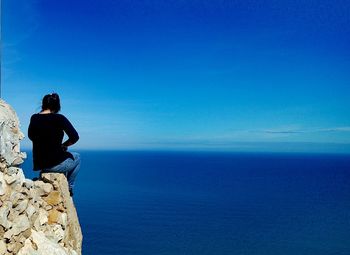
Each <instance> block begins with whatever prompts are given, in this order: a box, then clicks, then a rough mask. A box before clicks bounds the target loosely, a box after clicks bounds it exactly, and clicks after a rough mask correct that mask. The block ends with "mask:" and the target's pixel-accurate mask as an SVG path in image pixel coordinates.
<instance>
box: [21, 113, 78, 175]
mask: <svg viewBox="0 0 350 255" xmlns="http://www.w3.org/2000/svg"><path fill="white" fill-rule="evenodd" d="M64 132H66V134H67V135H68V137H69V139H70V140H71V141H72V142H76V141H77V140H78V139H79V136H78V133H77V132H76V130H75V129H74V127H73V126H72V124H71V123H70V122H69V121H68V119H67V118H66V117H65V116H63V115H61V114H57V113H50V114H34V115H32V117H31V120H30V125H29V128H28V136H29V138H30V139H31V140H32V142H33V164H34V170H40V169H44V168H49V167H52V166H55V165H57V164H59V163H61V162H62V161H64V160H65V159H67V158H72V155H71V154H70V153H68V152H66V151H65V150H64V149H63V147H62V140H63V137H64Z"/></svg>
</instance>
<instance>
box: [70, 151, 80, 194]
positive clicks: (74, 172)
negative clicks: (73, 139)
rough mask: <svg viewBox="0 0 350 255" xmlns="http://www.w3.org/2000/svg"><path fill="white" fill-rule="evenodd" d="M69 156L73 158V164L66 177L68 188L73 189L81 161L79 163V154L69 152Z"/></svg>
mask: <svg viewBox="0 0 350 255" xmlns="http://www.w3.org/2000/svg"><path fill="white" fill-rule="evenodd" d="M71 154H72V155H73V157H74V162H73V164H72V168H71V169H70V170H69V171H68V173H67V175H66V176H67V180H68V184H69V188H70V189H73V187H74V181H75V178H76V177H77V175H78V173H79V170H80V164H81V161H80V154H79V153H77V152H71Z"/></svg>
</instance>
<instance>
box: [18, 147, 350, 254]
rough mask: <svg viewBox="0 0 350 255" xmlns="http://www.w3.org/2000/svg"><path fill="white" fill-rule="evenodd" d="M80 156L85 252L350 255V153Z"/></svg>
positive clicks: (78, 195)
mask: <svg viewBox="0 0 350 255" xmlns="http://www.w3.org/2000/svg"><path fill="white" fill-rule="evenodd" d="M78 152H79V153H80V154H81V157H82V166H81V170H80V173H79V176H78V177H77V180H76V186H75V193H74V202H75V205H76V207H77V211H78V215H79V220H80V223H81V227H82V231H83V235H84V240H83V254H84V255H117V254H120V255H148V254H149V255H151V254H152V255H158V254H160V255H163V254H164V255H349V254H350V155H346V154H344V155H336V154H288V153H286V154H283V153H237V152H234V153H233V152H189V151H186V152H180V151H78ZM22 167H23V169H24V171H25V174H26V176H27V177H30V178H33V177H35V176H36V174H35V173H33V171H32V170H31V168H32V162H31V154H30V152H28V159H27V160H26V161H25V163H24V164H23V166H22Z"/></svg>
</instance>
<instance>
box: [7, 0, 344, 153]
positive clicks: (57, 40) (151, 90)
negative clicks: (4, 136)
mask: <svg viewBox="0 0 350 255" xmlns="http://www.w3.org/2000/svg"><path fill="white" fill-rule="evenodd" d="M2 2H3V9H2V12H3V13H2V14H3V17H2V21H3V24H2V31H3V34H2V38H3V41H2V45H3V66H2V72H3V77H2V83H3V87H2V96H3V98H4V99H5V100H6V101H7V102H9V103H10V104H11V105H12V106H13V107H14V108H15V109H16V111H17V113H18V115H19V117H20V119H21V122H22V129H23V131H24V132H25V133H26V130H27V126H28V122H29V119H30V116H31V114H33V113H35V112H38V111H39V109H40V103H41V98H42V96H43V95H45V94H47V93H51V92H54V91H55V92H58V93H59V94H60V96H61V100H62V114H64V115H66V116H67V117H68V118H69V119H70V120H71V122H72V123H73V125H75V126H76V128H77V130H78V132H79V134H80V136H81V140H80V141H79V143H78V145H76V148H81V149H82V148H91V149H94V148H98V149H114V148H122V149H124V148H127V149H144V148H161V149H171V148H178V149H194V148H196V149H198V148H199V149H214V150H215V149H225V150H226V149H228V150H242V151H245V150H251V151H261V150H263V151H264V150H266V151H305V152H348V153H349V152H350V71H349V66H350V65H349V64H350V2H349V1H346V0H307V1H296V0H266V1H264V0H260V1H253V0H239V1H228V0H226V1H224V0H171V1H161V0H137V1H136V0H118V1H114V0H103V1H101V0H84V1H80V0H75V1H68V0H60V1H47V0H3V1H2ZM23 146H24V147H27V148H30V146H31V144H30V141H29V140H28V139H25V140H24V142H23Z"/></svg>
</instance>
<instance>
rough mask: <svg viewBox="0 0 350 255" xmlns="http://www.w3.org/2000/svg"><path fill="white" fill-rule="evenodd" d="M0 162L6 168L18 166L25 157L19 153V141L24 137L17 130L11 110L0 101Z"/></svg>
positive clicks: (17, 123)
mask: <svg viewBox="0 0 350 255" xmlns="http://www.w3.org/2000/svg"><path fill="white" fill-rule="evenodd" d="M0 134H1V136H0V159H3V160H0V161H3V162H4V163H5V164H6V165H7V166H12V165H19V164H21V163H23V159H24V158H25V157H26V155H25V154H24V153H21V152H20V146H19V141H20V140H21V139H23V137H24V135H23V133H22V132H21V131H20V130H19V120H18V117H17V114H16V112H15V111H14V110H13V108H12V107H11V106H10V105H8V104H6V103H5V101H3V100H2V99H0Z"/></svg>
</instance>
